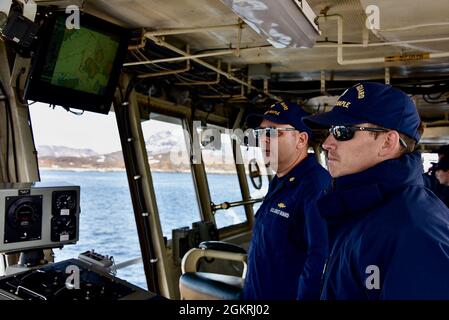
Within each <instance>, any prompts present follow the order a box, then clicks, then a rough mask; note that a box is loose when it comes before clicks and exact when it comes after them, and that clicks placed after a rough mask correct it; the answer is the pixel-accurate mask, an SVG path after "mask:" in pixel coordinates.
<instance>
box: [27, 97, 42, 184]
mask: <svg viewBox="0 0 449 320" xmlns="http://www.w3.org/2000/svg"><path fill="white" fill-rule="evenodd" d="M35 102H36V101H35ZM35 102H33V103H32V104H34V103H35ZM30 105H31V104H27V113H28V126H29V127H30V131H31V141H32V142H33V154H34V158H35V161H36V164H37V167H38V170H37V179H38V181H41V172H40V170H39V158H38V156H37V150H36V142H35V140H34V131H33V124H32V121H31V114H30Z"/></svg>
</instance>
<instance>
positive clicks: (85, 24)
mask: <svg viewBox="0 0 449 320" xmlns="http://www.w3.org/2000/svg"><path fill="white" fill-rule="evenodd" d="M68 18H69V15H68V14H66V13H65V11H53V12H51V14H49V15H47V17H46V18H45V21H43V23H42V27H41V30H40V32H39V47H38V49H37V51H36V54H35V55H34V57H33V60H32V66H31V71H30V73H29V76H28V79H27V83H26V86H25V99H27V100H33V101H39V102H44V103H49V104H54V105H60V106H63V107H66V108H76V109H80V110H87V111H92V112H98V113H103V114H107V113H108V112H109V110H110V108H111V103H112V99H113V96H114V92H115V89H116V86H117V83H118V80H119V76H120V72H121V68H122V65H123V62H124V59H125V56H126V52H127V48H128V41H129V34H130V33H129V31H128V30H127V29H125V28H122V27H120V26H117V25H115V24H112V23H110V22H108V21H105V20H102V19H99V18H97V17H95V16H92V15H89V14H87V13H84V12H80V20H79V21H80V24H79V26H78V28H72V29H69V28H67V25H66V22H67V19H68Z"/></svg>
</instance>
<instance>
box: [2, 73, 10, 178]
mask: <svg viewBox="0 0 449 320" xmlns="http://www.w3.org/2000/svg"><path fill="white" fill-rule="evenodd" d="M0 88H1V90H2V95H3V96H4V97H5V98H4V99H2V100H4V101H5V110H6V117H5V120H6V164H5V166H6V177H7V179H8V182H11V175H10V174H9V108H8V107H7V106H6V103H7V101H8V97H7V96H6V92H5V91H4V90H3V89H4V88H3V83H2V82H1V81H0Z"/></svg>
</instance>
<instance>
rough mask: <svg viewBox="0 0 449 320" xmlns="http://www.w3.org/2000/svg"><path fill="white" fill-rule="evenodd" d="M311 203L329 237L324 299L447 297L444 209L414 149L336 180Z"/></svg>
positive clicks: (448, 228)
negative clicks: (331, 188)
mask: <svg viewBox="0 0 449 320" xmlns="http://www.w3.org/2000/svg"><path fill="white" fill-rule="evenodd" d="M317 204H318V208H319V210H320V213H321V214H322V215H323V216H324V217H325V218H326V219H327V221H328V227H329V228H330V232H331V233H330V234H331V236H332V238H333V239H332V240H334V239H335V241H334V243H333V245H332V250H331V254H330V257H329V259H328V262H327V265H326V268H325V274H324V281H323V290H322V294H321V298H322V299H355V300H364V299H369V300H377V299H449V210H448V208H447V207H446V206H445V205H444V204H443V203H442V202H441V201H440V200H439V199H438V198H437V197H436V196H435V195H434V194H433V193H432V192H431V191H430V190H429V189H427V188H425V187H424V185H423V180H422V164H421V157H420V155H419V154H418V153H414V154H406V155H404V156H402V157H400V158H398V159H393V160H387V161H384V162H382V163H380V164H378V165H376V166H374V167H372V168H370V169H368V170H365V171H363V172H361V173H357V174H353V175H348V176H344V177H340V178H337V179H335V186H334V191H333V192H331V193H328V194H326V195H325V196H323V197H322V198H321V199H320V200H319V201H318V202H317Z"/></svg>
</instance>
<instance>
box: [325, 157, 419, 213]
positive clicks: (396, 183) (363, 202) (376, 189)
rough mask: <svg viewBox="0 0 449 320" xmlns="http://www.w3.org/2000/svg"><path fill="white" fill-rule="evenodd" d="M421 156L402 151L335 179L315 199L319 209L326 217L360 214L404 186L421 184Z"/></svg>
mask: <svg viewBox="0 0 449 320" xmlns="http://www.w3.org/2000/svg"><path fill="white" fill-rule="evenodd" d="M422 172H423V168H422V163H421V155H420V154H419V153H417V152H415V153H411V154H405V155H403V156H402V157H400V158H397V159H391V160H387V161H384V162H381V163H379V164H377V165H376V166H374V167H371V168H369V169H367V170H365V171H363V172H359V173H355V174H351V175H347V176H343V177H340V178H336V179H335V180H334V186H333V190H331V191H330V192H329V191H328V192H327V194H325V195H324V196H323V197H322V198H321V199H319V200H318V203H317V204H318V208H319V210H320V213H321V215H322V216H323V217H325V218H326V219H328V220H332V219H338V218H342V217H343V216H352V217H355V216H357V215H361V214H363V213H365V212H368V211H370V210H372V209H374V208H375V207H377V206H378V205H380V204H381V203H383V202H384V200H385V199H386V198H388V197H390V196H391V194H392V193H393V192H394V191H395V190H396V189H398V188H400V187H403V186H406V185H422V184H423V180H422Z"/></svg>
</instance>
